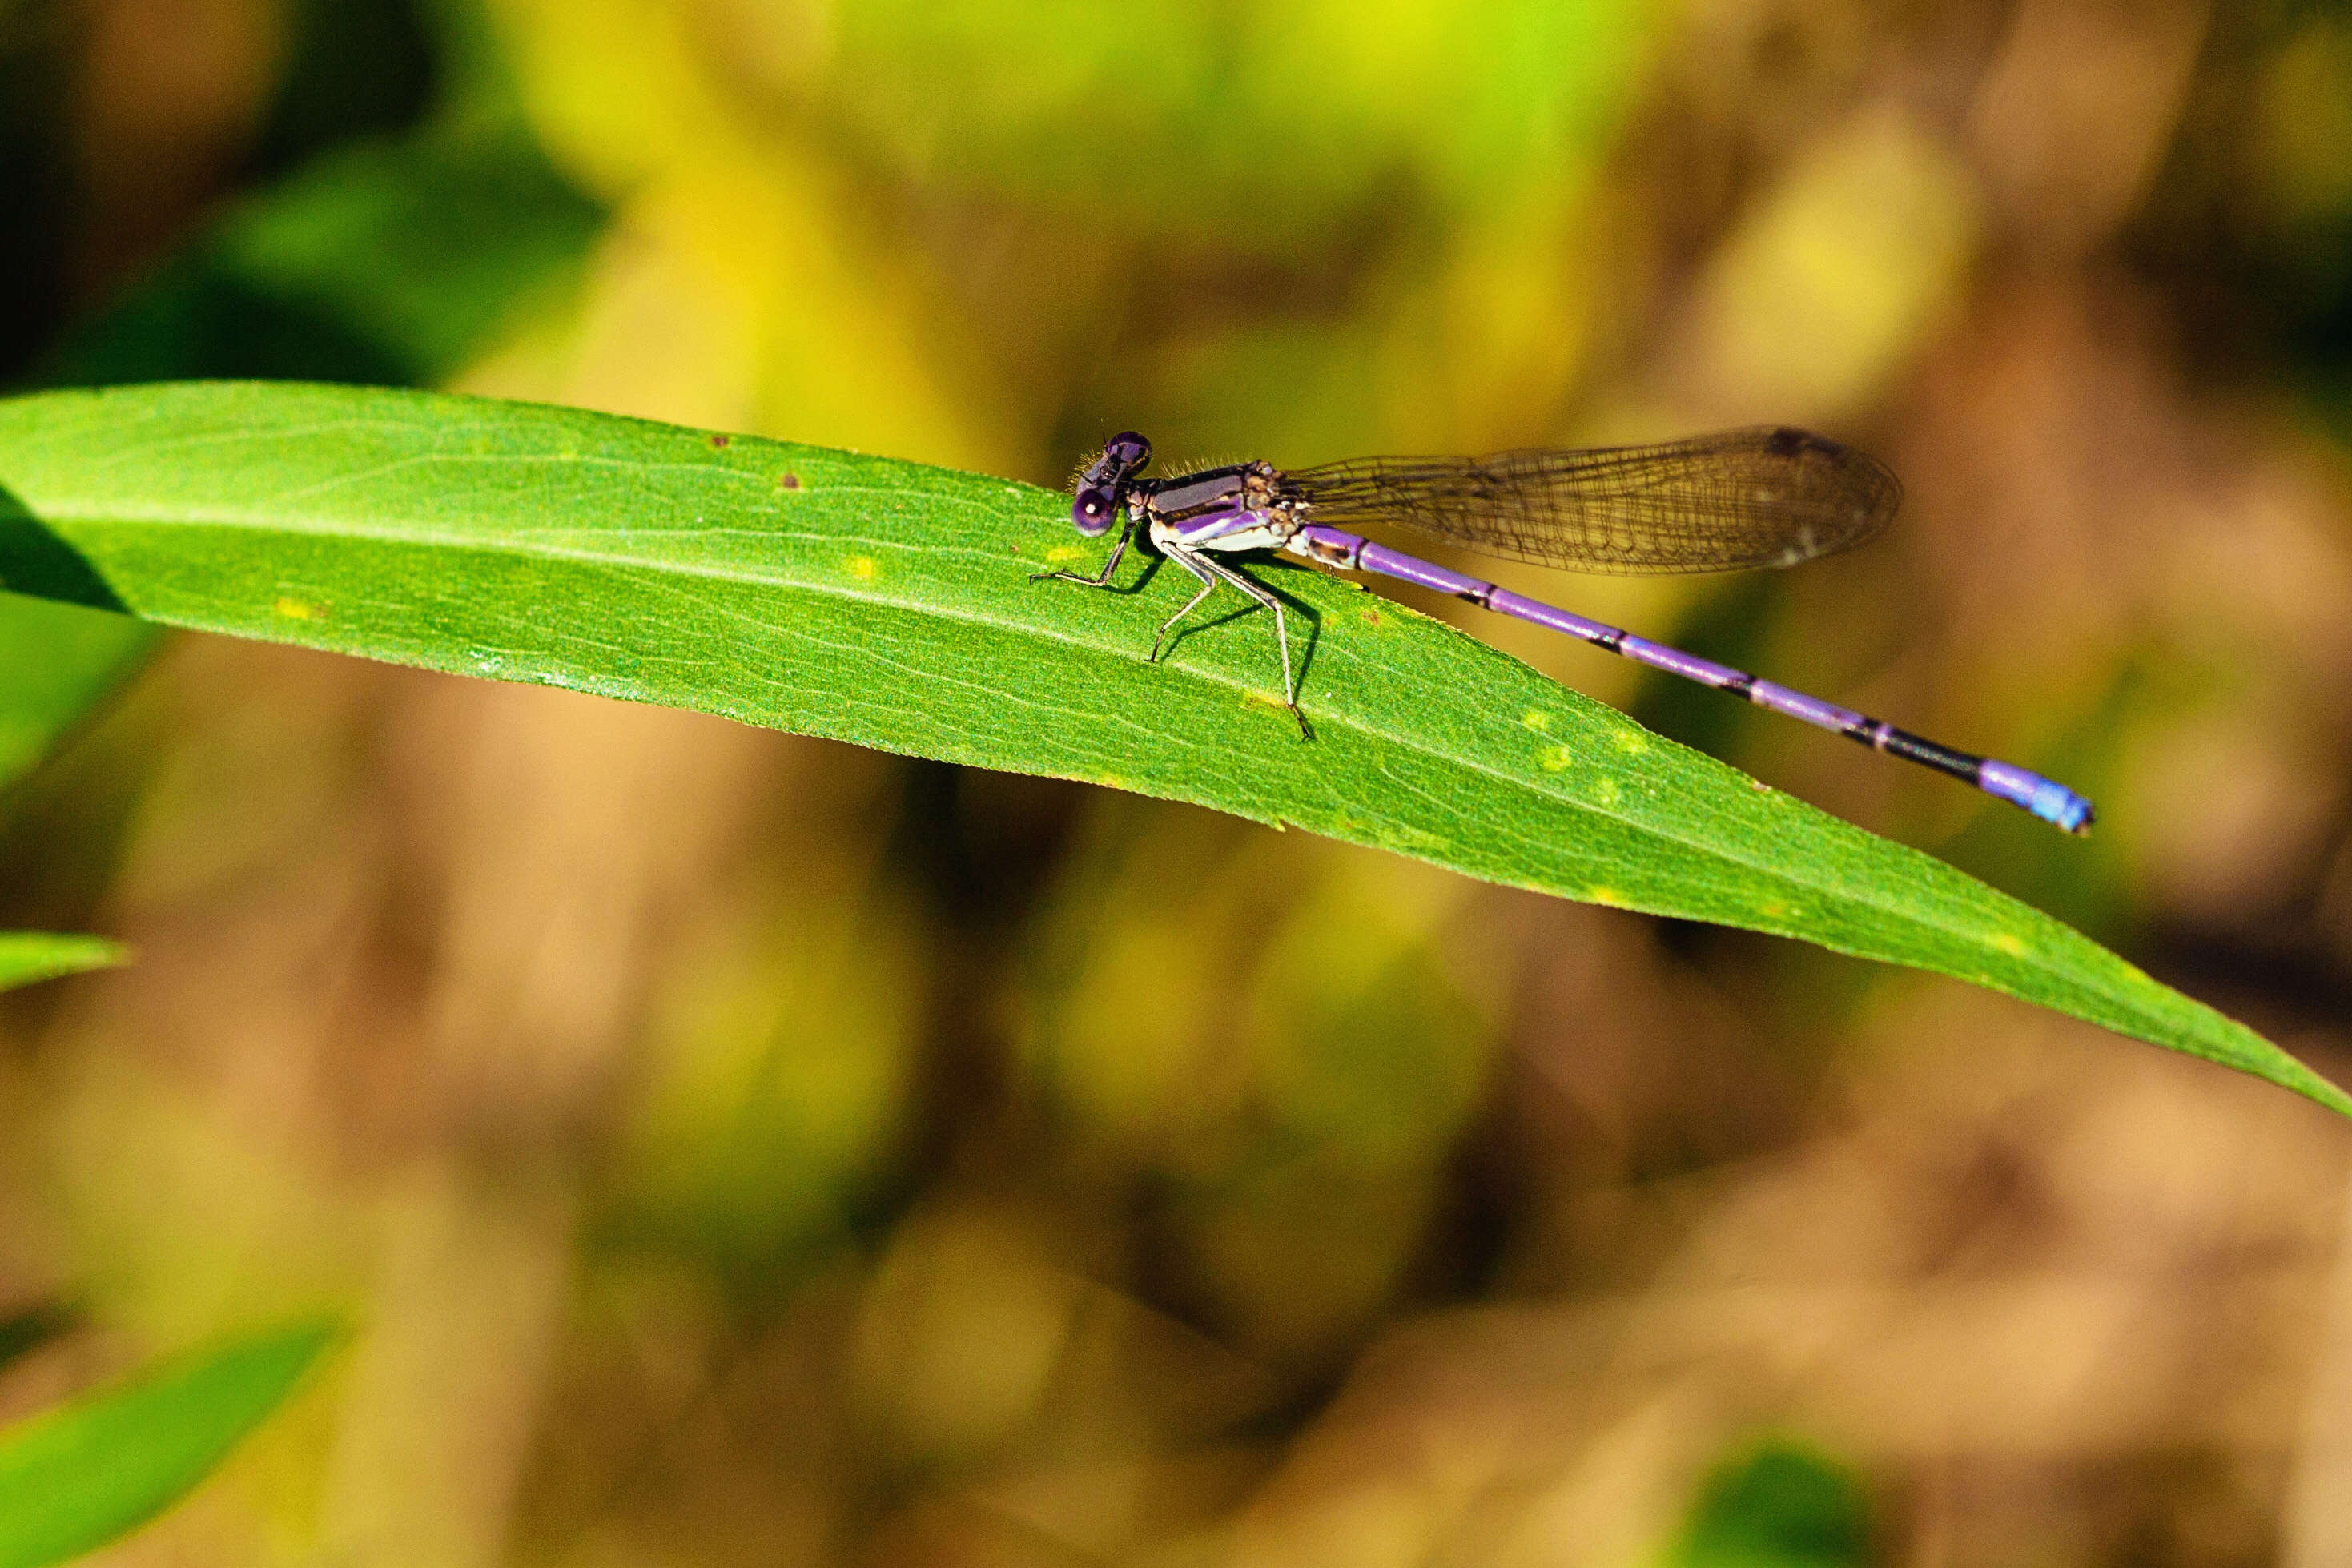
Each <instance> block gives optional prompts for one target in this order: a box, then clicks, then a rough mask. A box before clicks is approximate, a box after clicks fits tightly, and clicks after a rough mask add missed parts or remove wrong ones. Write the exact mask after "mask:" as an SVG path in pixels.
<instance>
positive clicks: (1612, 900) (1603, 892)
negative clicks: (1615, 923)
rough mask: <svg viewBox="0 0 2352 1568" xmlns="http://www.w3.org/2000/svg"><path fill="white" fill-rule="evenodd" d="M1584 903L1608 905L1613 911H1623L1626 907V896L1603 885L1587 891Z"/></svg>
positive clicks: (1585, 891) (1585, 890)
mask: <svg viewBox="0 0 2352 1568" xmlns="http://www.w3.org/2000/svg"><path fill="white" fill-rule="evenodd" d="M1584 901H1585V902H1586V903H1588V904H1606V905H1608V906H1609V907H1610V908H1611V909H1612V910H1622V909H1623V908H1624V907H1625V895H1624V894H1622V893H1621V892H1619V891H1618V890H1617V889H1614V888H1612V887H1610V886H1608V885H1607V884H1606V883H1602V884H1601V885H1599V886H1596V887H1591V888H1587V889H1584Z"/></svg>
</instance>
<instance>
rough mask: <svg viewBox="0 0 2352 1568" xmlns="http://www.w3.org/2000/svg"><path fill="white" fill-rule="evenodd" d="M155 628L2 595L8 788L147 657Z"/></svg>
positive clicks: (2, 772) (3, 762)
mask: <svg viewBox="0 0 2352 1568" xmlns="http://www.w3.org/2000/svg"><path fill="white" fill-rule="evenodd" d="M154 640H155V632H154V628H152V627H151V626H141V625H140V624H139V623H138V622H136V621H127V620H124V619H123V618H122V617H121V616H101V615H98V614H95V613H93V612H91V611H89V610H85V609H82V608H80V607H79V606H78V605H61V604H57V603H55V602H52V601H45V600H40V599H26V598H19V597H17V596H16V595H0V788H5V787H6V786H7V785H8V784H10V783H12V782H14V781H15V780H16V779H17V778H20V777H22V776H23V775H24V774H25V773H27V772H28V771H30V770H31V768H32V766H33V764H34V763H37V762H39V761H40V760H41V758H42V757H43V756H45V755H47V752H48V751H49V748H50V747H52V746H54V745H56V744H57V742H58V737H60V736H61V735H63V734H64V733H65V732H66V731H68V729H70V728H72V726H73V724H74V723H75V721H78V720H79V719H80V718H81V717H82V715H84V714H85V713H87V712H89V710H90V709H91V708H93V707H94V706H96V705H97V703H98V701H99V700H100V698H102V697H104V696H105V695H106V694H107V693H108V692H109V691H110V690H112V689H114V687H115V686H116V685H117V684H118V683H119V682H120V681H121V679H123V678H124V677H125V676H127V675H128V674H130V672H131V670H132V669H133V668H136V667H137V665H138V664H139V661H140V660H141V659H142V658H144V657H145V656H146V653H147V649H148V647H149V646H150V645H151V644H152V643H153V641H154Z"/></svg>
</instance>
